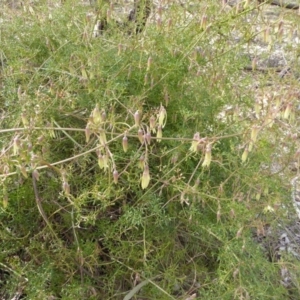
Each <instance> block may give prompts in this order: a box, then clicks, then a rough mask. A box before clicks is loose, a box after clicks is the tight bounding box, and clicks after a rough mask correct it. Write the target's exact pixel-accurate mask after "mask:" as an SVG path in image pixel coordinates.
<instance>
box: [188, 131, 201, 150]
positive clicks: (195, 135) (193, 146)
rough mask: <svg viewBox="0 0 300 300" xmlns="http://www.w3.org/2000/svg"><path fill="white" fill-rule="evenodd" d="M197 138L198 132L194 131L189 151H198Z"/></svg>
mask: <svg viewBox="0 0 300 300" xmlns="http://www.w3.org/2000/svg"><path fill="white" fill-rule="evenodd" d="M199 140H200V133H199V132H196V133H195V134H194V137H193V141H192V145H191V147H190V151H192V152H197V151H198V144H199Z"/></svg>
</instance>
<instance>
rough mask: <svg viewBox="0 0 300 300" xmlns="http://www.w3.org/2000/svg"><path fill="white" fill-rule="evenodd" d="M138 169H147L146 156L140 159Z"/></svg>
mask: <svg viewBox="0 0 300 300" xmlns="http://www.w3.org/2000/svg"><path fill="white" fill-rule="evenodd" d="M138 167H139V168H140V169H142V170H144V168H145V157H144V155H142V156H141V157H140V158H139V161H138Z"/></svg>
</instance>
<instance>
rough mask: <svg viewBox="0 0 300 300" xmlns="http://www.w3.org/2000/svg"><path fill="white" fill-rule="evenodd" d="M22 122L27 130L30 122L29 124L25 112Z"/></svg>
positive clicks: (22, 114)
mask: <svg viewBox="0 0 300 300" xmlns="http://www.w3.org/2000/svg"><path fill="white" fill-rule="evenodd" d="M21 120H22V123H23V126H24V127H25V128H27V127H28V126H29V122H28V119H27V118H26V115H25V113H24V112H22V113H21Z"/></svg>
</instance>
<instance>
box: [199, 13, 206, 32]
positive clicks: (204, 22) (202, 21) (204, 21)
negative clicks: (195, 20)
mask: <svg viewBox="0 0 300 300" xmlns="http://www.w3.org/2000/svg"><path fill="white" fill-rule="evenodd" d="M200 27H201V29H203V30H205V29H206V28H207V15H203V16H202V18H201V23H200Z"/></svg>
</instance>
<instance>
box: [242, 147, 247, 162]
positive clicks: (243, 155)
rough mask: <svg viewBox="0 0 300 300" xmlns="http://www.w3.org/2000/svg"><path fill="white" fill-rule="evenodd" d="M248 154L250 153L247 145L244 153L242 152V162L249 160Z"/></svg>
mask: <svg viewBox="0 0 300 300" xmlns="http://www.w3.org/2000/svg"><path fill="white" fill-rule="evenodd" d="M248 154H249V151H248V147H246V148H245V150H244V152H243V154H242V162H243V163H244V162H245V161H246V160H247V158H248Z"/></svg>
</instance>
